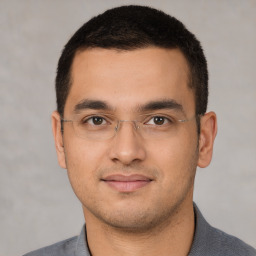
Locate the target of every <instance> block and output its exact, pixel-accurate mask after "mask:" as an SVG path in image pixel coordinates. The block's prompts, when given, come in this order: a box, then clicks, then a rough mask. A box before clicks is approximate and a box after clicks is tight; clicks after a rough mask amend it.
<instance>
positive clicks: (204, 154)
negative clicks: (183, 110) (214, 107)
mask: <svg viewBox="0 0 256 256" xmlns="http://www.w3.org/2000/svg"><path fill="white" fill-rule="evenodd" d="M200 127H201V131H200V136H199V158H198V163H197V165H198V166H199V167H201V168H204V167H207V166H208V165H209V164H210V162H211V160H212V153H213V143H214V139H215V137H216V134H217V117H216V114H215V113H214V112H209V113H206V114H205V115H204V116H202V117H201V122H200Z"/></svg>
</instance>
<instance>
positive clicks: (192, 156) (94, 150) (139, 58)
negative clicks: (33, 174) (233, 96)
mask: <svg viewBox="0 0 256 256" xmlns="http://www.w3.org/2000/svg"><path fill="white" fill-rule="evenodd" d="M188 74H189V70H188V65H187V63H186V60H185V58H184V57H183V55H182V53H181V52H180V51H179V50H176V49H173V50H167V49H159V48H153V47H152V48H145V49H138V50H133V51H117V50H106V49H98V48H96V49H90V50H84V51H81V52H78V53H77V54H76V56H75V58H74V62H73V66H72V86H71V89H70V92H69V95H68V97H67V101H66V105H65V110H64V119H71V120H75V119H76V118H77V117H79V118H80V117H81V116H88V115H94V116H96V115H98V116H102V115H103V117H104V116H105V114H106V115H111V116H115V117H116V118H117V119H119V120H128V121H130V120H137V119H138V116H141V115H143V114H149V113H150V114H152V116H153V118H152V119H150V120H147V124H151V123H152V122H153V125H154V124H155V123H156V121H157V119H155V118H154V116H160V114H161V115H162V116H163V115H164V117H165V116H169V115H176V116H178V117H181V119H188V120H189V121H188V122H184V123H182V122H179V123H178V124H177V126H176V128H175V132H173V133H172V134H170V136H161V137H154V136H148V137H147V138H146V137H144V136H142V134H141V133H140V131H139V130H138V129H137V130H136V129H135V127H134V124H133V123H132V122H121V124H120V127H119V129H118V132H117V133H116V134H115V136H113V137H112V138H108V139H105V140H95V139H91V138H81V137H79V136H77V134H76V133H75V132H74V129H73V126H72V123H71V122H67V123H64V124H63V126H64V133H63V135H62V134H61V132H60V121H59V116H58V114H57V113H56V112H55V113H53V118H52V119H53V130H54V135H55V142H56V149H57V153H58V159H59V163H60V165H61V166H62V167H63V168H67V170H68V176H69V179H70V183H71V185H72V187H73V190H74V192H75V193H76V195H77V197H78V198H79V200H80V201H81V203H82V206H83V209H84V215H85V219H86V221H87V220H88V219H94V220H95V221H99V222H101V223H104V224H107V225H109V226H112V227H118V228H123V229H129V230H144V229H148V228H150V227H152V226H156V225H158V224H159V223H164V222H165V221H167V220H169V219H170V218H171V217H172V216H173V215H174V213H175V212H177V209H186V207H188V206H189V205H191V204H192V194H193V183H194V176H195V172H196V166H197V165H198V164H199V165H200V163H201V165H204V164H205V163H207V161H208V162H209V159H210V157H209V156H208V158H207V157H205V155H207V154H202V151H203V149H204V150H205V151H206V149H205V148H204V146H205V145H206V144H207V138H206V139H205V137H207V136H204V134H205V133H204V127H201V133H202V135H200V136H202V138H201V137H200V138H198V134H197V126H196V121H195V118H194V117H195V99H194V93H193V91H192V89H191V88H189V87H188ZM99 113H100V114H99ZM157 118H158V117H157ZM211 119H212V120H213V119H214V118H211ZM95 120H96V119H90V120H88V122H90V123H92V122H94V123H93V124H95ZM164 120H165V121H164V124H165V122H168V120H167V119H164ZM98 121H99V120H96V124H102V119H101V120H100V122H99V123H97V122H98ZM103 122H105V120H103ZM160 123H161V122H160ZM203 123H204V122H203ZM211 123H214V122H211ZM158 124H159V123H157V125H158ZM161 124H162V123H161ZM206 126H207V125H206ZM210 126H211V127H212V125H211V124H208V127H210ZM209 129H210V128H209ZM206 130H207V129H206ZM209 134H210V133H209ZM211 134H214V132H213V131H212V129H211ZM208 137H209V136H208ZM212 137H214V136H213V135H212ZM212 140H213V139H212ZM208 142H209V141H208ZM208 144H209V143H208ZM210 144H211V143H210ZM211 147H212V144H211V145H210V146H209V145H208V151H207V152H208V155H209V154H210V155H211ZM209 152H210V153H209ZM205 158H207V159H208V160H207V159H206V160H205ZM207 164H208V163H207Z"/></svg>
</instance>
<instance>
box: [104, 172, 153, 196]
mask: <svg viewBox="0 0 256 256" xmlns="http://www.w3.org/2000/svg"><path fill="white" fill-rule="evenodd" d="M101 180H102V181H103V182H104V183H105V184H107V185H108V186H110V187H111V188H113V189H115V190H117V191H119V192H126V193H128V192H133V191H136V190H138V189H140V188H143V187H145V186H147V185H149V184H150V183H151V181H152V179H151V178H149V177H146V176H144V175H138V174H133V175H129V176H126V175H120V174H115V175H109V176H107V177H105V178H103V179H101Z"/></svg>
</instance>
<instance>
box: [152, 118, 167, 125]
mask: <svg viewBox="0 0 256 256" xmlns="http://www.w3.org/2000/svg"><path fill="white" fill-rule="evenodd" d="M165 119H166V118H165V117H162V116H155V117H154V124H156V125H163V124H164V123H165V121H166V120H165Z"/></svg>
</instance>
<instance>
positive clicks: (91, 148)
mask: <svg viewBox="0 0 256 256" xmlns="http://www.w3.org/2000/svg"><path fill="white" fill-rule="evenodd" d="M64 147H65V156H66V164H67V170H68V176H69V180H70V183H71V185H72V187H73V189H74V191H75V193H76V194H77V193H79V191H83V192H84V191H85V190H86V191H89V189H88V188H90V187H93V185H95V182H96V178H95V177H96V176H97V172H96V170H97V169H98V168H99V166H100V164H101V163H102V161H103V157H104V155H105V149H104V146H103V145H102V144H101V143H96V142H90V141H89V142H88V141H86V140H82V139H80V138H72V137H70V138H69V139H68V140H66V141H65V145H64Z"/></svg>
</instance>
